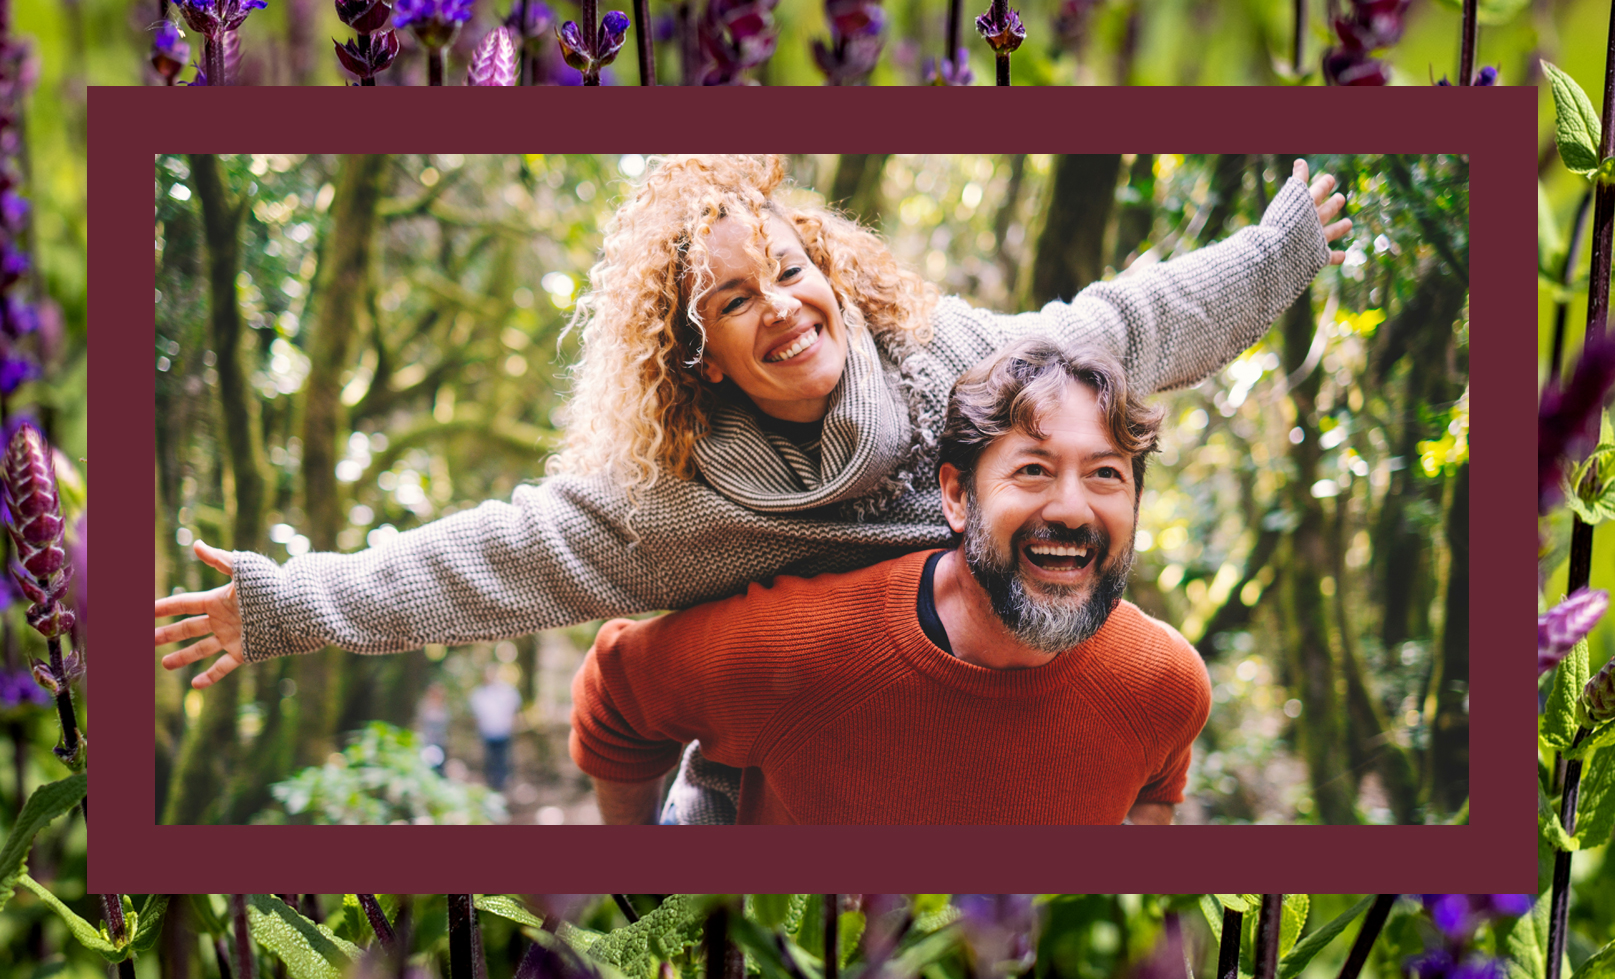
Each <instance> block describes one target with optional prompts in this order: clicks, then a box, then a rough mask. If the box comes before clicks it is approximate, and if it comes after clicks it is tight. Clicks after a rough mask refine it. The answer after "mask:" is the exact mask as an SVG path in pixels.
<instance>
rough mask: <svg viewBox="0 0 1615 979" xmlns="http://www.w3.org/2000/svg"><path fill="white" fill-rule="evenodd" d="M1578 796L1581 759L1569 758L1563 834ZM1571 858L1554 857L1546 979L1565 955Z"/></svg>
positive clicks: (1572, 823)
mask: <svg viewBox="0 0 1615 979" xmlns="http://www.w3.org/2000/svg"><path fill="white" fill-rule="evenodd" d="M1591 733H1592V732H1591V731H1589V730H1588V729H1587V728H1584V727H1577V728H1576V738H1575V740H1574V741H1572V742H1570V747H1571V748H1572V749H1574V748H1576V747H1578V746H1580V744H1581V742H1582V740H1583V739H1584V738H1586V737H1587V735H1589V734H1591ZM1580 795H1581V759H1580V758H1572V759H1570V761H1568V762H1566V763H1565V794H1564V798H1563V799H1561V800H1560V803H1559V822H1561V823H1563V824H1564V828H1565V832H1566V833H1567V834H1568V833H1574V832H1575V831H1576V800H1577V798H1578V797H1579V796H1580ZM1570 856H1571V851H1569V850H1559V851H1557V852H1555V853H1554V855H1553V897H1552V899H1551V901H1550V903H1549V904H1548V962H1547V965H1548V971H1547V979H1559V973H1560V969H1561V963H1562V962H1563V961H1564V956H1565V927H1566V923H1567V920H1568V918H1569V911H1570Z"/></svg>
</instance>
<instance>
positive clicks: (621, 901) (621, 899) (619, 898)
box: [611, 894, 639, 924]
mask: <svg viewBox="0 0 1615 979" xmlns="http://www.w3.org/2000/svg"><path fill="white" fill-rule="evenodd" d="M611 899H612V900H613V901H616V902H617V908H618V910H620V911H621V912H622V916H623V917H624V918H627V919H628V923H629V924H633V923H634V922H636V921H638V920H639V912H638V911H635V910H634V906H633V905H632V904H630V903H629V902H628V895H626V894H613V895H611Z"/></svg>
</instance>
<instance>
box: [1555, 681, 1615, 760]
mask: <svg viewBox="0 0 1615 979" xmlns="http://www.w3.org/2000/svg"><path fill="white" fill-rule="evenodd" d="M1589 669H1590V667H1589ZM1609 744H1615V721H1610V722H1609V723H1607V724H1600V725H1599V726H1598V727H1595V728H1593V733H1592V734H1589V735H1587V736H1586V737H1585V738H1582V739H1581V744H1579V745H1577V746H1575V747H1574V748H1566V749H1565V750H1564V756H1565V757H1566V758H1586V757H1588V756H1589V755H1591V754H1592V753H1593V752H1594V751H1597V750H1598V749H1599V748H1602V747H1604V746H1605V745H1609Z"/></svg>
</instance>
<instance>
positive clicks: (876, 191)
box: [830, 153, 891, 229]
mask: <svg viewBox="0 0 1615 979" xmlns="http://www.w3.org/2000/svg"><path fill="white" fill-rule="evenodd" d="M890 157H891V154H890V153H843V154H841V158H840V159H839V160H838V161H837V162H836V175H835V179H834V180H832V181H831V183H830V203H831V204H832V205H833V206H835V207H838V208H840V209H841V210H843V211H845V212H846V213H847V214H849V215H851V216H852V217H853V218H855V219H857V221H858V222H859V223H860V224H862V225H864V226H865V227H869V228H876V229H878V228H879V227H880V221H881V217H882V211H883V207H884V205H883V203H882V201H881V195H880V179H881V175H882V174H883V173H885V172H886V160H887V159H888V158H890Z"/></svg>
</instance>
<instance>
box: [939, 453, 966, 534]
mask: <svg viewBox="0 0 1615 979" xmlns="http://www.w3.org/2000/svg"><path fill="white" fill-rule="evenodd" d="M937 481H938V482H939V483H941V484H942V517H943V519H944V520H946V521H947V522H948V526H949V527H951V528H952V529H953V532H954V533H956V534H962V533H964V532H965V523H966V521H968V520H969V519H970V506H969V500H968V499H967V497H968V495H969V494H967V493H966V492H965V481H964V477H963V476H961V475H960V473H959V470H958V468H957V467H956V466H954V464H953V463H951V462H944V463H943V464H942V468H941V469H940V470H938V472H937Z"/></svg>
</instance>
